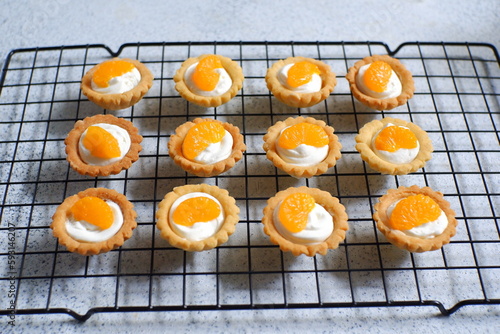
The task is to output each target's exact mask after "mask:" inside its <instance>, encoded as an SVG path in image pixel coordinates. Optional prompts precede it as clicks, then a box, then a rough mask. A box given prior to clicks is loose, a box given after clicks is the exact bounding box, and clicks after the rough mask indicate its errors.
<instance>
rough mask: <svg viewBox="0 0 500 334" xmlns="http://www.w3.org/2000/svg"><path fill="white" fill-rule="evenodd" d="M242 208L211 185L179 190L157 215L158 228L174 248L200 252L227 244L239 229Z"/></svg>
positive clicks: (171, 194)
mask: <svg viewBox="0 0 500 334" xmlns="http://www.w3.org/2000/svg"><path fill="white" fill-rule="evenodd" d="M239 213H240V209H239V208H238V207H237V206H236V201H235V200H234V198H233V197H231V196H229V193H228V192H227V190H225V189H220V188H219V187H217V186H211V185H208V184H197V185H185V186H181V187H176V188H174V190H173V191H172V192H170V193H168V194H166V195H165V197H164V198H163V200H162V201H161V202H160V204H159V206H158V211H157V212H156V219H157V223H156V227H158V229H159V230H160V232H161V236H162V238H164V239H166V240H167V241H168V242H169V243H170V244H171V245H172V246H174V247H177V248H180V249H183V250H186V251H190V252H195V251H196V252H199V251H203V250H208V249H212V248H215V247H217V246H219V245H221V244H223V243H225V242H226V241H227V240H228V238H229V236H230V235H231V234H233V232H234V231H235V229H236V224H237V223H238V221H239V216H238V215H239Z"/></svg>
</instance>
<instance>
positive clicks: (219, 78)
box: [174, 54, 244, 107]
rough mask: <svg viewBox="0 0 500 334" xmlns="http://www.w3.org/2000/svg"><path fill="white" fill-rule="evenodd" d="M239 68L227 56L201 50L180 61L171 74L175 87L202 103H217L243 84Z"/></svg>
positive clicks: (208, 104)
mask: <svg viewBox="0 0 500 334" xmlns="http://www.w3.org/2000/svg"><path fill="white" fill-rule="evenodd" d="M243 80H244V76H243V71H242V69H241V67H240V66H239V65H238V63H236V62H235V61H233V60H232V59H231V58H228V57H224V56H221V55H214V54H205V55H201V56H199V57H194V58H189V59H187V60H186V61H184V62H183V63H182V65H181V67H180V68H179V69H178V70H177V72H176V73H175V75H174V81H175V89H176V90H177V91H178V92H179V94H180V95H181V96H182V97H183V98H185V99H186V100H188V101H190V102H192V103H194V104H197V105H200V106H202V107H218V106H220V105H222V104H224V103H226V102H228V101H229V100H231V99H232V98H233V97H235V96H236V94H237V93H238V91H239V90H240V89H241V87H242V86H243Z"/></svg>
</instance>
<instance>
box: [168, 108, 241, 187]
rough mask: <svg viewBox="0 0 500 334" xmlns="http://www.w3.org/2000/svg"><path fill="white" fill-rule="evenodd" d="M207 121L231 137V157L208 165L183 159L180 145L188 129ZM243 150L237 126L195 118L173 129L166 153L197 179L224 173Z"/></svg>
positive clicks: (236, 160) (238, 158) (239, 157)
mask: <svg viewBox="0 0 500 334" xmlns="http://www.w3.org/2000/svg"><path fill="white" fill-rule="evenodd" d="M207 120H210V121H215V122H217V123H220V124H221V125H222V126H223V127H224V129H225V130H226V131H227V132H229V133H230V134H231V136H232V137H233V150H232V152H231V155H230V156H229V157H228V158H227V159H224V160H222V161H219V162H216V163H214V164H210V165H205V164H200V163H197V162H194V161H191V160H189V159H187V158H186V157H184V154H183V153H182V143H183V141H184V138H185V137H186V135H187V133H188V131H189V129H191V128H192V127H193V126H194V125H196V124H198V123H201V122H205V121H207ZM245 150H246V145H245V143H244V141H243V135H242V134H241V133H240V129H239V128H238V127H237V126H234V125H232V124H229V123H225V122H221V121H218V120H213V119H206V118H205V119H204V118H196V119H195V120H193V121H192V122H186V123H184V124H182V125H180V126H179V127H177V129H175V134H173V135H171V136H170V140H169V142H168V153H169V154H170V157H171V158H172V159H173V160H174V162H175V163H176V164H177V165H179V166H180V167H181V168H182V169H184V170H185V171H186V172H188V173H191V174H194V175H196V176H199V177H210V176H215V175H219V174H221V173H224V172H226V171H227V170H229V169H230V168H232V167H233V166H234V165H235V164H236V162H238V161H239V160H240V159H241V157H242V156H243V152H245Z"/></svg>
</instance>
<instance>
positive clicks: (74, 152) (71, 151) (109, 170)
mask: <svg viewBox="0 0 500 334" xmlns="http://www.w3.org/2000/svg"><path fill="white" fill-rule="evenodd" d="M98 123H107V124H113V125H116V126H119V127H121V128H122V129H124V130H126V131H127V132H128V134H129V136H130V149H129V150H128V152H127V154H126V155H125V156H124V157H123V158H122V159H121V160H119V161H117V162H115V163H112V164H109V165H106V166H95V165H89V164H87V163H86V162H85V161H83V160H82V158H81V157H80V154H79V153H78V152H79V148H78V144H79V141H80V137H81V136H82V134H83V133H84V132H85V130H87V128H88V127H89V126H91V125H94V124H98ZM141 142H142V136H141V135H139V130H138V129H137V128H136V127H135V126H134V124H132V122H130V121H127V120H125V119H123V118H118V117H115V116H113V115H95V116H92V117H87V118H85V119H83V120H80V121H77V122H76V123H75V126H74V128H73V129H72V130H71V131H70V132H69V133H68V136H67V137H66V139H65V140H64V143H65V144H66V154H67V156H66V160H68V162H69V164H70V166H71V168H73V169H74V170H76V171H77V172H78V173H80V174H82V175H89V176H108V175H111V174H118V173H120V172H121V171H122V170H124V169H128V168H129V167H130V166H132V163H134V162H135V161H137V160H138V159H139V152H140V151H141V150H142V146H141Z"/></svg>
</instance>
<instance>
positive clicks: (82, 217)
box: [70, 196, 114, 230]
mask: <svg viewBox="0 0 500 334" xmlns="http://www.w3.org/2000/svg"><path fill="white" fill-rule="evenodd" d="M70 212H71V214H72V215H73V217H74V218H75V220H77V221H86V222H87V223H90V224H92V225H95V226H97V227H99V228H101V229H103V230H105V229H108V228H110V227H111V225H113V218H114V216H113V210H112V209H111V207H110V206H109V205H108V203H106V202H105V201H104V200H102V199H100V198H99V197H95V196H87V197H83V198H81V199H79V200H78V201H77V202H76V203H75V204H73V206H72V207H71V209H70Z"/></svg>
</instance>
